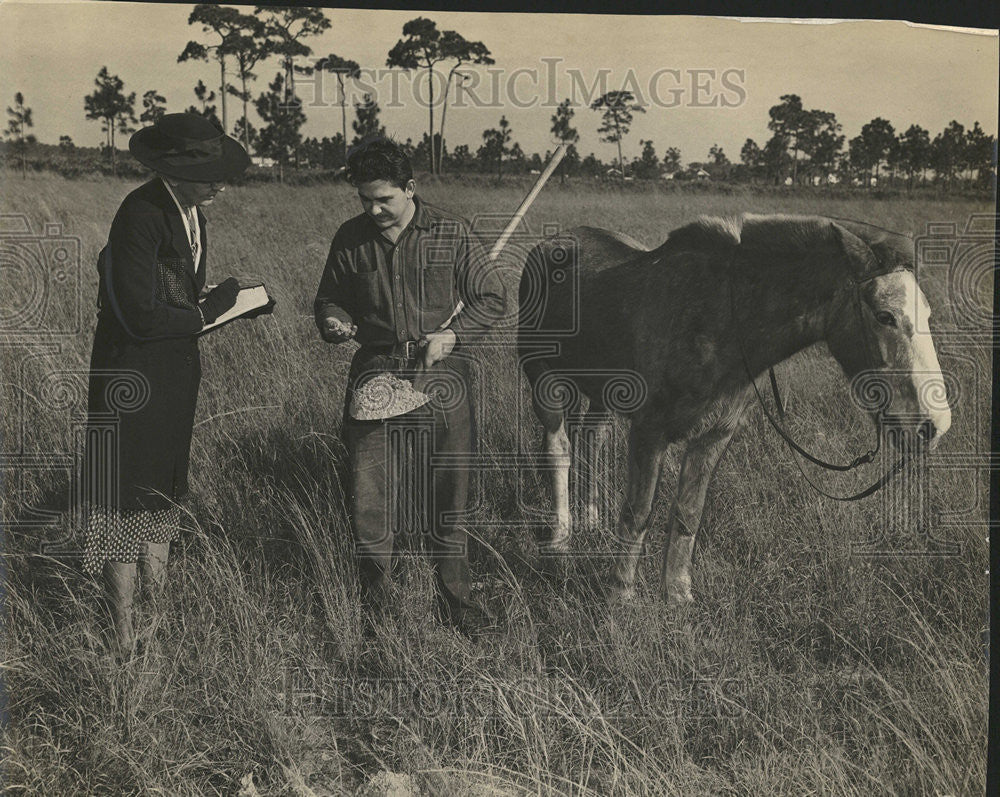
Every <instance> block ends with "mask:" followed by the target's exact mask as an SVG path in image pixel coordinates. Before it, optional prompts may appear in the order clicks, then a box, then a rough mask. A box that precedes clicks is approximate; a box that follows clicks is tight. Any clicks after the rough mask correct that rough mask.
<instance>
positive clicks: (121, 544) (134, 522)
mask: <svg viewBox="0 0 1000 797" xmlns="http://www.w3.org/2000/svg"><path fill="white" fill-rule="evenodd" d="M180 519H181V510H180V508H179V507H176V506H175V507H170V508H168V509H161V510H157V511H154V512H150V511H146V510H123V511H118V510H116V509H108V508H106V507H95V508H93V509H91V511H90V517H89V519H88V521H87V541H86V545H85V547H84V559H83V569H84V572H86V573H90V574H91V575H97V574H99V573H100V572H101V570H102V569H103V568H104V563H105V562H106V561H108V560H110V561H112V562H136V561H138V559H139V557H140V556H143V555H144V554H145V553H146V543H147V542H154V543H163V542H173V541H174V540H176V539H177V531H178V526H179V525H180Z"/></svg>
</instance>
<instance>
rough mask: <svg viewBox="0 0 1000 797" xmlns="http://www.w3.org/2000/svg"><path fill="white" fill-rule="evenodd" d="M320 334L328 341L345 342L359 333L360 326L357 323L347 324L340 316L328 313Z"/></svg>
mask: <svg viewBox="0 0 1000 797" xmlns="http://www.w3.org/2000/svg"><path fill="white" fill-rule="evenodd" d="M320 334H322V336H323V340H325V341H326V342H327V343H344V342H346V341H348V340H351V339H352V338H353V337H354V336H355V335H356V334H358V327H357V324H347V323H344V322H343V321H341V320H340V319H339V318H334V317H333V316H329V315H328V316H327V317H326V318H324V319H323V328H322V329H321V330H320Z"/></svg>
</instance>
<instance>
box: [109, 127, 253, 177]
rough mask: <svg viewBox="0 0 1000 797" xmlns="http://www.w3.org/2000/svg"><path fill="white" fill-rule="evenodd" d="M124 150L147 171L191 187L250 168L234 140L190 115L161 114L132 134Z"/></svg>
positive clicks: (245, 154)
mask: <svg viewBox="0 0 1000 797" xmlns="http://www.w3.org/2000/svg"><path fill="white" fill-rule="evenodd" d="M128 148H129V151H130V152H131V153H132V154H133V155H134V156H135V159H136V160H137V161H139V162H140V163H142V164H144V165H145V166H148V167H149V168H150V169H153V170H154V171H157V172H159V173H160V174H165V175H166V176H167V177H174V178H176V179H178V180H189V181H191V182H195V183H217V182H223V181H226V180H232V179H233V178H236V177H239V176H240V175H241V174H243V172H244V171H245V170H246V168H247V166H249V165H250V156H249V155H247V151H246V150H245V149H243V147H242V146H241V145H240V143H239V142H238V141H237V140H236V139H234V138H230V137H229V136H227V135H226V134H225V133H223V132H222V131H221V130H219V128H217V127H216V126H215V125H213V124H212V123H211V122H210V121H208V119H206V118H205V117H203V116H198V115H197V114H193V113H168V114H164V115H163V116H162V117H160V119H159V120H158V121H157V122H156V123H155V124H152V125H150V126H149V127H144V128H143V129H142V130H139V131H138V132H137V133H135V134H134V135H133V136H132V138H130V139H129V142H128Z"/></svg>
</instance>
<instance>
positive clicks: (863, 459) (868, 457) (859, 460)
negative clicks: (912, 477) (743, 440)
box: [727, 253, 910, 501]
mask: <svg viewBox="0 0 1000 797" xmlns="http://www.w3.org/2000/svg"><path fill="white" fill-rule="evenodd" d="M735 257H736V255H735V253H734V254H733V257H732V258H731V259H730V268H729V269H728V271H729V279H728V280H727V286H728V288H729V309H730V318H735V317H736V301H735V292H734V290H733V268H732V263H733V260H735ZM854 286H855V287H854V290H855V293H854V298H855V302H856V305H855V306H856V308H857V311H858V320H859V321H860V322H861V326H862V333H861V334H862V339H863V340H864V345H865V348H866V349H868V354H869V355H870V354H871V351H870V349H869V344H868V339H867V338H866V337H865V335H864V319H863V317H862V314H861V297H860V295H859V294H858V282H857V281H856V280H855V282H854ZM737 342H738V345H739V348H740V356H741V358H742V360H743V368H744V370H745V371H746V375H747V379H749V381H750V384H751V386H752V387H753V391H754V394H755V395H756V396H757V402H758V404H760V408H761V410H763V412H764V417H766V418H767V420H768V422H770V424H771V426H773V427H774V430H775V431H776V432H777V433H778V434H779V435H780V436H781V439H782V440H784V442H785V444H786V445H787V446H788V447H789V448H791V449H792V450H793V451H794V452H797V453H799V454H801V455H802V456H803V457H805V458H806V459H808V460H809V461H810V462H812V463H814V464H816V465H819V466H820V467H823V468H826V469H827V470H833V471H840V472H846V471H849V470H853V469H854V468H857V467H859V466H861V465H865V464H867V463H869V462H872V461H873V460H874V459H875V457H876V456H877V455H878V452H879V450H880V448H881V445H882V436H881V435H880V434H879V435H877V436H876V442H875V448H873V449H869V450H868V451H867V452H866V453H865V454H862V455H861V456H859V457H856V458H855V459H854V460H852V461H851V462H850V463H848V464H847V465H836V464H833V463H830V462H825V461H824V460H821V459H819V458H818V457H815V456H813V455H812V454H810V453H809V452H808V451H806V450H805V449H804V448H802V446H800V445H799V444H798V443H796V442H795V441H794V440H793V439H792V438H791V436H790V435H789V434H788V433H787V432H786V431H785V430H784V429H783V428H782V427H781V425H780V424H779V423H778V422H777V421H776V420H775V419H774V416H773V415H772V414H771V411H770V410H769V409H768V408H767V405H766V404H765V403H764V397H763V396H762V395H761V393H760V390H759V389H758V387H757V381H756V379H754V376H753V373H752V372H751V370H750V363H749V361H748V360H747V355H746V349H745V348H744V346H743V338H742V337H739V336H737ZM768 371H769V376H770V379H771V388H772V390H773V391H774V396H775V401H776V403H777V406H778V413H779V414H780V416H781V418H782V420H784V417H785V412H784V409H783V408H782V405H781V395H780V393H779V392H778V380H777V377H776V376H775V374H774V368H773V367H771V368H769V369H768ZM792 459H793V461H794V462H795V466H796V467H797V468H798V469H799V473H801V474H802V477H803V478H804V479H805V480H806V482H807V483H808V484H809V486H810V487H812V488H813V489H814V490H815V491H816V492H818V493H819V494H820V495H822V496H825V497H826V498H830V499H832V500H834V501H859V500H861V499H862V498H867V497H868V496H869V495H871V494H872V493H874V492H876V491H878V490H880V489H881V488H882V487H884V486H885V485H886V483H887V482H888V481H889V480H890V479H892V478H893V477H894V476H895V475H896V474H897V473H899V472H900V471H901V470H902V469H903V468H904V467H905V466H906V464H907V463H908V462H909V460H910V457H909V456H907V455H905V454H904V455H902V456H901V457H900V458H899V461H898V462H896V464H895V465H893V466H892V467H891V468H890V469H889V470H887V471H886V472H885V473H884V474H883V475H882V476H881V477H880V478H879V479H878V480H877V481H876V482H875V483H874V484H871V485H869V486H868V487H866V488H865V489H864V490H861V491H860V492H857V493H854V494H853V495H846V496H844V495H834V494H833V493H829V492H827V491H826V490H824V489H823V488H822V487H820V486H819V485H818V484H816V483H815V482H814V481H813V480H812V479H811V478H809V475H808V474H807V473H806V472H805V470H804V469H803V468H802V463H800V462H799V460H798V458H796V457H794V456H793V457H792Z"/></svg>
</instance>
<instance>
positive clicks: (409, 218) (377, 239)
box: [315, 138, 505, 634]
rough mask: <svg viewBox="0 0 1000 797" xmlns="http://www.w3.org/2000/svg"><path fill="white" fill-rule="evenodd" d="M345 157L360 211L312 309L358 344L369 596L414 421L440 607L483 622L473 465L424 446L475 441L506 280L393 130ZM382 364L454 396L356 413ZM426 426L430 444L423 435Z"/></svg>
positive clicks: (375, 603)
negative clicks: (485, 361)
mask: <svg viewBox="0 0 1000 797" xmlns="http://www.w3.org/2000/svg"><path fill="white" fill-rule="evenodd" d="M347 167H348V173H349V176H350V180H351V184H352V185H353V186H354V187H355V188H356V189H357V192H358V198H359V199H360V200H361V206H362V208H363V211H364V212H363V213H361V214H360V215H358V216H355V217H354V218H352V219H350V220H349V221H347V222H345V223H344V224H343V225H342V226H341V227H340V229H339V230H338V231H337V234H336V235H335V236H334V239H333V244H332V246H331V247H330V254H329V257H328V258H327V262H326V267H325V269H324V271H323V277H322V280H321V281H320V285H319V291H318V292H317V295H316V303H315V312H316V323H317V325H318V326H319V330H320V334H321V335H322V337H323V339H324V340H325V341H327V342H329V343H343V342H345V341H347V340H352V339H355V340H357V341H358V343H360V344H361V348H360V349H358V351H357V352H356V354H355V355H354V359H353V361H352V363H351V370H350V375H349V377H348V387H347V401H346V402H345V412H344V431H343V434H344V441H345V444H346V446H347V450H348V456H349V459H350V478H351V482H350V498H349V509H350V513H351V522H352V530H353V533H354V537H355V543H356V550H357V554H358V569H359V577H360V582H361V590H362V600H363V602H364V604H365V606H366V608H368V609H369V610H370V611H371V612H372V613H373V614H378V613H380V612H381V611H384V610H385V608H386V606H387V602H388V600H389V593H390V580H391V565H392V552H393V543H394V536H395V532H397V531H402V530H403V529H402V526H403V525H405V523H404V522H402V521H399V520H398V518H399V517H400V516H401V515H404V514H406V510H405V508H404V507H402V506H401V505H400V504H399V499H400V496H399V495H398V494H399V493H400V492H404V493H405V490H402V485H401V483H400V481H401V478H402V477H403V472H402V470H400V469H398V468H396V463H397V462H398V461H399V460H401V459H402V460H404V461H405V456H403V454H404V453H405V452H403V451H402V447H403V446H404V440H405V439H406V438H407V435H406V434H404V433H403V430H412V431H413V434H410V435H409V440H410V441H417V442H416V443H414V448H415V450H416V451H417V453H416V454H415V455H414V456H415V461H414V462H413V463H412V465H413V467H415V468H416V471H417V472H418V473H420V472H423V473H427V471H428V470H430V471H431V473H430V478H429V479H427V481H426V488H424V489H423V491H422V493H423V494H420V495H414V496H410V498H411V499H412V500H415V501H417V502H423V504H422V506H423V509H424V511H423V512H422V513H419V514H421V518H420V520H419V525H421V526H422V528H421V529H420V530H421V531H422V532H423V536H424V539H425V542H426V548H427V549H428V552H429V554H430V557H431V561H432V565H433V567H434V572H435V582H436V585H437V592H438V604H439V609H440V613H441V616H442V619H443V620H444V621H445V622H448V623H450V624H452V625H454V626H455V627H457V628H458V629H459V630H460V631H463V632H464V633H467V634H474V633H476V632H478V631H479V630H481V629H482V628H483V626H485V625H488V624H489V622H490V621H489V619H488V617H487V615H486V614H485V613H484V612H483V610H482V609H481V608H480V607H479V606H477V605H476V604H474V603H473V602H472V600H471V599H470V576H469V563H468V557H467V553H466V532H465V530H464V529H463V528H462V527H461V525H460V523H461V522H462V521H461V514H462V513H463V512H464V511H465V509H466V504H467V499H468V491H469V472H468V469H467V468H465V467H455V466H449V467H436V468H431V467H430V463H429V461H428V459H429V457H430V455H431V454H433V453H439V454H472V453H473V452H474V451H475V447H476V441H475V431H474V427H473V421H474V413H473V406H472V399H471V383H470V368H469V361H468V350H469V348H470V347H471V346H473V345H474V344H475V343H476V342H477V341H479V340H480V339H481V338H482V337H483V336H484V335H485V334H486V332H487V331H488V329H489V327H490V326H491V324H493V323H495V322H496V321H497V320H498V319H499V318H500V317H501V316H502V314H503V312H504V309H505V302H504V290H503V287H502V285H501V283H500V281H499V279H498V278H497V275H496V274H495V272H494V271H493V270H492V269H491V268H490V267H489V264H488V263H487V262H485V261H484V260H483V259H482V258H478V257H476V255H475V253H474V251H473V248H472V243H471V241H470V238H469V233H468V230H467V228H466V225H465V222H464V221H462V219H460V218H459V217H457V216H453V215H451V214H448V213H446V212H444V211H443V210H440V209H439V208H436V207H434V206H433V205H429V204H427V203H426V202H424V201H423V200H422V199H421V198H420V197H418V196H417V195H416V193H415V192H416V185H415V182H414V180H413V172H412V169H411V167H410V163H409V160H408V158H407V157H406V155H405V153H404V152H403V151H402V150H401V149H400V147H399V145H398V144H396V143H395V142H393V141H390V140H387V139H385V138H378V139H373V140H371V141H368V142H366V143H363V144H362V145H360V146H359V147H358V148H357V149H356V150H354V151H353V152H352V153H351V155H350V157H349V158H348V164H347ZM459 302H461V305H460V304H459ZM457 308H460V312H458V314H457V315H455V310H456V309H457ZM386 371H390V372H393V373H395V374H398V375H400V376H403V377H408V376H413V375H414V373H416V372H420V373H419V376H418V378H417V380H416V384H417V385H418V386H419V385H421V384H426V383H427V382H428V381H434V380H435V379H439V380H445V379H451V380H452V381H453V383H455V380H457V384H458V385H459V388H458V389H457V390H455V391H452V393H453V394H455V393H457V399H456V397H455V395H452V397H451V399H450V400H448V401H447V402H439V401H431V402H430V403H428V404H425V405H424V406H421V407H419V408H417V409H415V410H412V411H410V412H408V413H405V414H403V415H400V416H398V417H396V418H393V419H392V420H389V421H386V420H358V419H357V418H355V417H352V413H351V412H350V404H351V399H352V396H353V395H354V392H355V391H357V390H359V389H360V388H361V387H362V386H363V384H364V383H365V380H366V379H367V378H369V377H371V376H372V375H373V374H378V373H384V372H386ZM427 436H429V437H430V444H429V445H427V446H425V445H424V443H421V442H419V441H421V440H423V441H425V442H426V438H427ZM390 460H391V461H390ZM418 492H419V491H418Z"/></svg>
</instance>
